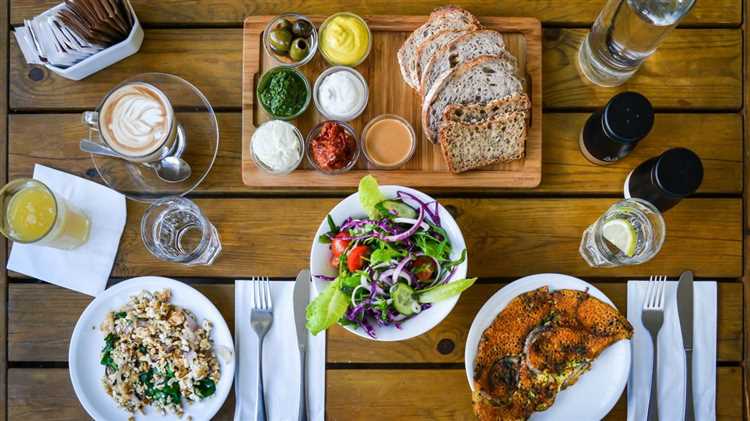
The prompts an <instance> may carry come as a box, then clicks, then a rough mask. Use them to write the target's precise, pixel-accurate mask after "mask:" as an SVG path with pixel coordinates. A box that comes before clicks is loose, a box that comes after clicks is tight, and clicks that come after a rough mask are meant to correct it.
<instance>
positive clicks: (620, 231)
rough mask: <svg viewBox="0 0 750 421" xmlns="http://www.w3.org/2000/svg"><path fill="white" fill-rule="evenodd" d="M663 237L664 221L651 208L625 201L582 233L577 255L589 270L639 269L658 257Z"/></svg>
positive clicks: (648, 205) (664, 231)
mask: <svg viewBox="0 0 750 421" xmlns="http://www.w3.org/2000/svg"><path fill="white" fill-rule="evenodd" d="M665 236H666V229H665V226H664V218H662V216H661V213H659V210H658V209H656V207H654V205H652V204H651V203H649V202H647V201H645V200H642V199H626V200H623V201H621V202H618V203H615V204H614V205H612V206H611V207H610V208H609V209H608V210H607V212H605V213H604V215H602V216H601V217H599V219H598V220H597V221H596V222H595V223H594V224H593V225H591V226H590V227H588V228H587V229H586V231H585V232H584V233H583V238H582V239H581V247H580V248H579V251H580V253H581V256H582V257H583V259H584V260H586V263H588V264H589V266H591V267H617V266H627V265H639V264H641V263H644V262H647V261H649V260H651V259H652V258H653V257H654V256H656V254H657V253H659V250H661V246H662V244H664V238H665Z"/></svg>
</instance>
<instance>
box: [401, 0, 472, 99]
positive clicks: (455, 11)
mask: <svg viewBox="0 0 750 421" xmlns="http://www.w3.org/2000/svg"><path fill="white" fill-rule="evenodd" d="M480 26H481V25H480V23H479V21H478V20H477V18H476V17H474V15H472V14H471V13H469V12H468V11H466V10H464V9H461V8H460V7H456V6H444V7H440V8H437V9H435V10H434V11H433V12H432V13H431V14H430V17H429V19H428V20H427V22H426V23H425V24H424V25H422V26H420V27H419V28H417V29H416V30H415V31H414V32H412V34H411V35H410V36H409V38H407V39H406V41H404V44H403V45H402V46H401V48H400V49H399V50H398V54H397V58H398V64H399V66H400V67H401V75H402V76H403V77H404V81H405V82H406V83H407V84H408V85H409V86H411V87H412V88H414V89H417V88H418V86H419V85H418V84H417V83H418V80H417V79H418V77H417V75H416V74H415V71H416V68H417V64H416V52H417V47H419V44H420V43H421V42H422V41H424V40H425V39H427V38H429V37H430V36H432V35H433V34H435V33H437V32H440V31H446V30H454V31H460V30H471V29H476V28H479V27H480Z"/></svg>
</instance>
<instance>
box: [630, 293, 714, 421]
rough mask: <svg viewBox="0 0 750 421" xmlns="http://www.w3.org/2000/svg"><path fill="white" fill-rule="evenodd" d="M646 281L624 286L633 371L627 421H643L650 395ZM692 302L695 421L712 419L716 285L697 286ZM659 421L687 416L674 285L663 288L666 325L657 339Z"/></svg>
mask: <svg viewBox="0 0 750 421" xmlns="http://www.w3.org/2000/svg"><path fill="white" fill-rule="evenodd" d="M647 285H648V282H647V281H630V282H628V320H630V323H631V324H632V325H633V328H634V329H635V332H634V334H633V340H632V345H633V367H632V370H631V371H630V379H629V381H628V421H640V420H645V419H646V415H647V414H646V413H647V411H648V400H649V396H650V394H651V382H650V378H651V365H652V363H651V361H652V355H653V354H652V352H653V351H652V345H651V336H650V335H649V333H648V331H647V330H646V328H645V327H644V326H643V324H642V323H641V311H642V307H643V297H644V296H645V295H646V288H647ZM694 288H695V289H694V294H693V296H694V299H693V310H694V311H693V314H694V315H695V318H694V325H693V403H694V407H695V419H696V420H698V421H712V420H715V419H716V409H715V408H716V282H695V283H694ZM658 344H659V345H658V347H659V355H658V360H659V362H658V373H657V375H658V377H659V390H658V393H659V419H662V420H681V419H684V413H685V412H684V411H685V353H684V351H683V347H682V331H681V330H680V318H679V315H678V313H677V282H675V281H671V282H667V288H666V306H665V309H664V324H663V325H662V328H661V332H659V338H658Z"/></svg>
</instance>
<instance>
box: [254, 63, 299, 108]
mask: <svg viewBox="0 0 750 421" xmlns="http://www.w3.org/2000/svg"><path fill="white" fill-rule="evenodd" d="M260 101H261V102H262V103H263V105H264V106H265V107H266V109H267V110H268V111H269V112H270V113H271V114H273V115H274V116H277V117H290V116H293V115H294V114H297V113H298V112H299V111H300V110H301V109H302V107H303V106H304V105H305V101H307V88H306V87H305V82H304V81H303V80H302V78H301V77H300V76H299V75H298V74H297V73H295V72H294V71H292V70H278V71H275V72H274V73H273V74H271V75H270V76H269V77H268V81H267V82H266V83H265V84H264V86H262V87H261V89H260Z"/></svg>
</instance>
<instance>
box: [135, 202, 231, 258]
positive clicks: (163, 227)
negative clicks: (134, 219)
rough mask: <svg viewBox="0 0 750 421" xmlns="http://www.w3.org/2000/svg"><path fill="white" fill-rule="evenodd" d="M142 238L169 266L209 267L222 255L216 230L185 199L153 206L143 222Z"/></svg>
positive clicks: (147, 211)
mask: <svg viewBox="0 0 750 421" xmlns="http://www.w3.org/2000/svg"><path fill="white" fill-rule="evenodd" d="M141 238H142V239H143V243H144V244H145V245H146V249H147V250H148V251H149V252H150V253H151V254H153V255H154V256H156V257H157V258H159V259H161V260H165V261H167V262H175V263H182V264H185V265H210V264H211V263H213V262H214V260H215V259H216V257H217V256H218V255H219V253H220V252H221V242H220V240H219V233H218V232H217V231H216V228H215V227H214V226H213V225H212V224H211V222H210V221H209V220H208V218H206V216H205V215H203V213H202V212H201V210H200V208H198V206H197V205H196V204H195V203H193V202H192V201H190V200H188V199H185V198H183V197H165V198H163V199H159V200H157V201H155V202H153V203H152V204H151V206H150V207H149V208H148V209H147V210H146V213H144V214H143V218H142V219H141Z"/></svg>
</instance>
